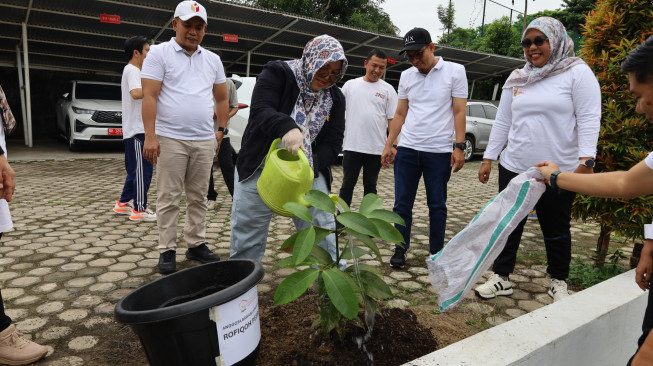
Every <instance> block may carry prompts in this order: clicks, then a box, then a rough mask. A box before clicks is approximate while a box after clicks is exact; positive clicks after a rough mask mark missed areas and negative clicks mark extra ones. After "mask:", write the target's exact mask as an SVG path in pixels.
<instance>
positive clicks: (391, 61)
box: [388, 57, 397, 65]
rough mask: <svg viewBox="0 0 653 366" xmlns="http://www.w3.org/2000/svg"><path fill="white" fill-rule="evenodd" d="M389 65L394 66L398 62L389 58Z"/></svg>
mask: <svg viewBox="0 0 653 366" xmlns="http://www.w3.org/2000/svg"><path fill="white" fill-rule="evenodd" d="M388 63H389V64H390V65H394V64H396V63H397V60H395V59H394V58H392V57H388Z"/></svg>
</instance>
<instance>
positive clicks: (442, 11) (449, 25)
mask: <svg viewBox="0 0 653 366" xmlns="http://www.w3.org/2000/svg"><path fill="white" fill-rule="evenodd" d="M455 12H456V11H455V9H454V8H453V3H452V2H451V0H449V6H447V7H446V8H445V7H444V6H442V5H438V19H439V20H440V23H442V38H440V41H439V43H440V44H449V43H445V42H446V41H448V39H447V38H448V37H447V36H448V35H450V34H451V31H452V30H453V29H454V27H455V24H454V14H455ZM445 31H446V33H445ZM443 41H444V42H443Z"/></svg>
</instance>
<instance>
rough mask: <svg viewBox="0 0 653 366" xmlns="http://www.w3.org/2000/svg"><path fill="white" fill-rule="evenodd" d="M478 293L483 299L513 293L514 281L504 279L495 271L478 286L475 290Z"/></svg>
mask: <svg viewBox="0 0 653 366" xmlns="http://www.w3.org/2000/svg"><path fill="white" fill-rule="evenodd" d="M474 291H475V292H476V295H477V296H478V297H480V298H482V299H492V298H494V297H497V296H508V295H512V292H513V291H512V283H511V282H510V281H508V280H504V279H503V278H501V276H499V275H498V274H496V273H493V274H492V276H490V278H488V279H487V281H486V282H485V283H484V284H482V285H480V286H477V287H476V289H475V290H474Z"/></svg>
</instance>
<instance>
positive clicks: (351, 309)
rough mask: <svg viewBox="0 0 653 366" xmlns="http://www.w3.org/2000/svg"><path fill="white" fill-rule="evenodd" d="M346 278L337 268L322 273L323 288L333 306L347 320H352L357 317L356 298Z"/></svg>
mask: <svg viewBox="0 0 653 366" xmlns="http://www.w3.org/2000/svg"><path fill="white" fill-rule="evenodd" d="M346 276H347V275H346V274H345V273H344V272H342V271H341V270H339V269H337V268H329V269H327V270H326V271H324V272H322V279H323V281H324V287H325V288H326V291H327V294H328V295H329V298H330V299H331V301H332V302H333V306H335V307H336V309H338V311H339V312H340V313H341V314H342V315H344V316H345V317H346V318H347V319H353V318H355V317H356V316H357V315H358V297H357V296H356V292H355V291H354V289H353V288H352V286H351V283H350V282H349V281H348V279H347V278H345V277H346Z"/></svg>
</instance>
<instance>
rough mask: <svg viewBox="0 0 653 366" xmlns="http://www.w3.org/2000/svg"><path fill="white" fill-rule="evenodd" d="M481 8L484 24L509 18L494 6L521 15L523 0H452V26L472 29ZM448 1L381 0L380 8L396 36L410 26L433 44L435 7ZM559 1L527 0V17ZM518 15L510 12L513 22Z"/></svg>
mask: <svg viewBox="0 0 653 366" xmlns="http://www.w3.org/2000/svg"><path fill="white" fill-rule="evenodd" d="M484 1H485V2H486V5H485V24H488V23H491V22H492V21H493V20H495V19H497V18H500V17H502V16H508V17H509V16H510V10H509V9H506V8H504V7H502V6H500V5H497V4H496V3H499V4H502V5H505V6H507V7H510V8H513V9H515V10H517V11H520V12H522V13H523V12H524V1H525V0H515V5H514V6H513V5H512V0H494V1H495V2H496V3H493V2H492V1H490V0H453V1H452V3H453V6H454V9H455V23H456V26H458V27H461V28H474V27H477V26H480V25H481V20H482V18H483V2H484ZM448 4H449V0H385V2H384V3H383V4H382V5H381V7H382V8H383V9H384V10H385V11H386V12H387V13H388V14H389V15H390V20H392V22H393V23H394V25H395V26H397V27H399V35H400V36H403V35H404V33H406V32H408V31H409V30H411V29H413V28H414V27H421V28H425V29H426V30H428V31H429V33H431V38H432V39H433V41H434V42H436V41H437V40H438V38H439V37H440V35H441V34H442V24H441V23H440V20H439V19H438V5H442V6H444V7H447V6H448ZM562 4H563V3H562V0H535V1H533V0H529V1H528V14H532V13H536V12H538V11H542V10H547V9H548V10H555V9H558V8H561V7H562ZM517 15H518V13H515V12H513V21H514V20H515V19H516V18H517Z"/></svg>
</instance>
